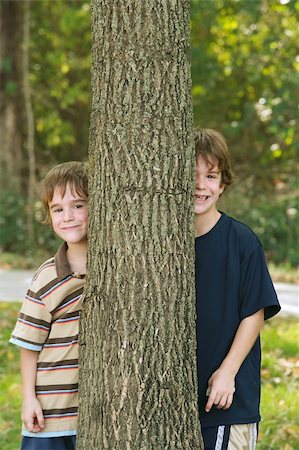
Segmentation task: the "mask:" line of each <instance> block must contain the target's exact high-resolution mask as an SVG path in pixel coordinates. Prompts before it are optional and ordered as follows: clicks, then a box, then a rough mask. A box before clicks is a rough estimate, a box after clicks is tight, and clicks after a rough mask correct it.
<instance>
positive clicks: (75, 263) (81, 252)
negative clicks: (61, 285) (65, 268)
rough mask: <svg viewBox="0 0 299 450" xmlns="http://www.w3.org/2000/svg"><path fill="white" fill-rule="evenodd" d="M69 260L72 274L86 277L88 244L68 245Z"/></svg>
mask: <svg viewBox="0 0 299 450" xmlns="http://www.w3.org/2000/svg"><path fill="white" fill-rule="evenodd" d="M67 246H68V249H67V259H68V262H69V265H70V267H71V269H72V272H74V273H75V272H76V273H80V274H82V275H84V274H85V273H86V261H87V242H80V243H76V244H68V243H67Z"/></svg>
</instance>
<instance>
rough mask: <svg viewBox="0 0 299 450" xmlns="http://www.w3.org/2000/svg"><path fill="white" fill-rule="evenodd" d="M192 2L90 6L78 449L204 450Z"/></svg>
mask: <svg viewBox="0 0 299 450" xmlns="http://www.w3.org/2000/svg"><path fill="white" fill-rule="evenodd" d="M189 45H190V44H189V3H188V1H185V0H177V1H176V0H143V1H136V2H135V1H132V0H123V1H111V0H102V1H101V0H94V1H93V66H92V89H93V96H92V115H91V128H90V168H91V180H90V194H91V199H90V232H89V254H88V279H87V286H86V292H85V299H84V303H83V309H82V314H81V331H80V333H81V335H80V342H81V345H80V366H81V369H80V408H79V417H80V424H79V433H78V449H79V450H80V449H81V450H82V449H84V450H85V449H94V450H98V449H117V450H124V449H126V450H129V449H134V450H135V449H144V450H145V449H146V450H150V449H163V450H164V449H171V450H173V449H200V448H202V446H201V445H202V444H201V437H200V426H199V419H198V413H197V389H196V362H195V295H194V272H193V269H194V256H193V253H194V229H193V178H194V169H193V161H194V155H193V144H192V142H193V139H192V105H191V80H190V48H189Z"/></svg>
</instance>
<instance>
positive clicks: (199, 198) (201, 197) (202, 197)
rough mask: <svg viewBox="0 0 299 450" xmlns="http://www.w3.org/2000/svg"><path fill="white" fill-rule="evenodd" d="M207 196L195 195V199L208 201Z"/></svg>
mask: <svg viewBox="0 0 299 450" xmlns="http://www.w3.org/2000/svg"><path fill="white" fill-rule="evenodd" d="M208 198H209V196H208V195H195V199H197V200H208Z"/></svg>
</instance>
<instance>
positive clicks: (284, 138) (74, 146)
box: [0, 0, 299, 266]
mask: <svg viewBox="0 0 299 450" xmlns="http://www.w3.org/2000/svg"><path fill="white" fill-rule="evenodd" d="M30 3H31V19H30V45H29V53H30V64H29V77H28V79H29V82H30V89H31V92H32V106H33V114H34V119H35V120H34V123H35V130H34V131H35V156H36V174H37V183H38V182H39V180H40V179H41V178H42V177H43V176H44V174H45V173H46V172H47V171H48V170H49V168H50V167H52V166H53V165H55V164H56V163H59V162H62V161H66V160H70V159H85V158H86V155H87V141H88V126H89V98H90V92H89V86H90V75H89V68H90V40H91V35H90V3H89V1H87V0H78V1H69V0H61V1H54V2H53V1H52V0H43V1H40V2H30ZM5 4H6V6H7V5H8V6H9V7H10V8H11V9H10V15H9V17H8V15H7V13H5V14H6V17H7V20H6V22H5V24H4V25H3V24H2V28H1V33H2V35H1V52H2V57H1V67H2V69H1V70H2V72H1V83H2V84H1V86H2V87H1V93H0V95H1V99H0V100H1V112H0V127H2V128H1V129H0V132H1V136H2V135H3V136H5V137H9V136H10V134H9V133H8V131H7V130H6V131H5V130H4V128H5V120H6V119H5V117H7V115H6V113H5V114H4V115H3V112H4V111H8V110H9V108H8V109H6V107H7V105H8V104H10V108H11V110H12V111H16V112H17V114H18V115H19V116H20V114H23V111H24V105H21V104H20V99H21V82H22V80H21V79H20V78H18V80H15V76H16V74H17V73H18V71H17V68H15V69H14V70H13V71H12V70H11V67H12V65H11V64H12V63H11V61H12V60H13V61H16V64H20V62H21V58H20V56H18V55H19V52H20V45H19V44H20V42H19V41H18V42H16V43H13V42H14V40H15V37H14V36H15V34H16V33H19V35H20V34H21V29H22V27H21V25H20V26H19V27H18V26H17V25H16V24H15V21H16V20H17V18H18V15H19V14H20V8H21V6H22V5H24V2H9V1H6V2H5V1H2V2H1V5H0V6H1V17H2V18H3V17H4V10H5ZM191 6H192V8H191V22H192V79H193V89H192V92H193V104H194V125H195V126H197V125H201V126H208V127H214V128H217V129H220V131H222V132H223V133H224V135H225V136H226V138H227V141H228V144H229V147H230V149H231V152H232V155H233V163H234V168H235V171H236V173H237V175H238V177H239V183H237V184H236V187H233V188H232V189H230V191H229V192H227V193H226V195H225V196H223V198H222V201H223V202H224V203H225V204H224V205H223V208H224V207H225V209H226V210H227V212H229V213H231V214H232V215H234V216H236V217H238V218H239V219H240V220H243V221H245V222H247V223H248V224H249V225H251V226H252V227H253V228H254V230H255V231H256V232H257V234H258V235H259V237H260V238H261V240H262V242H263V244H264V246H265V249H266V251H267V255H268V258H269V260H271V261H273V262H275V263H278V264H281V263H283V264H287V265H293V266H296V265H297V264H298V262H299V255H298V251H297V245H296V244H297V242H298V238H299V237H298V227H297V226H296V223H297V221H298V211H299V206H298V200H297V198H298V193H299V187H298V177H296V174H297V164H298V162H297V161H298V157H297V155H298V142H299V139H298V127H297V128H296V122H297V120H296V119H297V114H298V109H297V107H298V92H299V81H298V80H299V77H298V75H297V73H298V56H297V54H298V40H299V29H298V19H299V17H298V15H299V1H298V0H289V1H288V0H275V1H269V0H252V1H247V2H244V1H242V2H241V1H235V0H225V1H224V0H214V1H209V2H207V1H199V0H192V1H191ZM17 11H19V13H17ZM12 21H14V24H13V23H12ZM6 24H8V25H9V42H8V41H7V39H5V38H4V37H3V33H4V29H5V26H6ZM7 29H8V28H7ZM19 38H20V36H19ZM19 40H20V39H19ZM5 42H6V44H5ZM5 45H10V48H11V52H12V55H11V56H10V57H9V58H8V59H7V57H6V56H5V55H4V48H5ZM3 86H5V90H3V89H4V88H3ZM7 101H8V102H9V103H6V102H7ZM19 116H18V117H19ZM18 123H19V122H18ZM25 123H26V122H25V121H24V120H23V125H24V124H25ZM3 127H4V128H3ZM21 128H22V126H19V127H18V128H17V130H16V133H13V136H14V138H13V139H17V140H19V141H20V140H21V142H22V143H23V144H24V143H25V142H26V139H24V137H23V133H21ZM2 130H3V134H2ZM5 145H6V144H5V143H4V139H3V141H2V147H1V150H2V151H1V156H0V162H1V169H2V171H1V175H0V176H1V179H2V180H3V179H4V178H5V176H6V175H8V174H9V173H10V174H12V176H11V177H10V176H7V179H8V181H9V182H7V183H2V189H1V190H0V223H1V227H0V246H1V251H2V252H14V253H21V254H22V255H26V254H28V253H29V252H30V251H31V248H32V242H31V240H30V239H28V227H27V224H26V206H27V198H26V196H25V195H24V193H26V192H27V182H28V168H27V167H28V166H27V164H28V157H27V150H26V148H24V149H23V150H22V153H19V152H17V149H18V148H19V147H18V145H17V144H16V145H14V151H15V152H17V154H16V157H15V159H14V168H13V173H12V171H11V170H10V172H9V171H8V170H6V164H7V162H5V161H6V159H7V158H9V156H10V155H12V153H10V152H6V151H4V149H5V148H6V147H5ZM18 155H19V156H18ZM22 158H23V159H22ZM20 159H22V161H23V162H22V165H23V164H24V165H25V168H23V169H22V170H21V171H20V170H19V162H20ZM18 161H19V162H18ZM10 162H11V163H10V166H11V167H12V158H10ZM11 181H14V182H15V183H16V184H18V185H21V186H22V188H24V189H22V190H21V192H20V193H19V194H18V195H16V193H15V192H14V190H13V189H12V188H11ZM36 190H37V192H38V186H37V189H36ZM19 191H20V189H19ZM34 214H35V223H34V226H35V239H36V241H37V244H38V246H39V248H43V249H44V251H45V252H46V255H45V254H44V255H41V260H43V259H44V258H45V256H50V255H51V254H52V253H53V251H54V249H55V248H56V247H57V242H56V241H55V240H53V238H52V236H51V234H47V233H45V229H44V227H40V226H39V219H40V211H39V203H38V202H36V203H35V204H34ZM23 260H24V259H23ZM33 261H34V266H36V265H37V264H38V256H37V255H35V257H34V258H33Z"/></svg>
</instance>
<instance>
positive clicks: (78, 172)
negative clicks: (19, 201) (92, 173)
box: [41, 161, 88, 224]
mask: <svg viewBox="0 0 299 450" xmlns="http://www.w3.org/2000/svg"><path fill="white" fill-rule="evenodd" d="M67 185H69V186H70V188H71V191H72V192H73V193H75V192H76V193H77V194H79V195H84V196H85V197H87V198H88V168H87V164H86V163H83V162H80V161H69V162H65V163H62V164H58V166H55V167H53V169H51V170H50V171H49V173H48V174H47V175H46V177H45V178H44V180H43V182H42V196H41V197H42V198H41V200H42V204H43V207H44V210H45V213H46V216H45V219H44V221H43V222H44V223H47V224H51V218H50V211H49V203H50V202H51V200H52V198H53V194H54V190H55V189H56V188H58V189H60V192H61V195H62V197H63V196H64V194H65V191H66V187H67Z"/></svg>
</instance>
